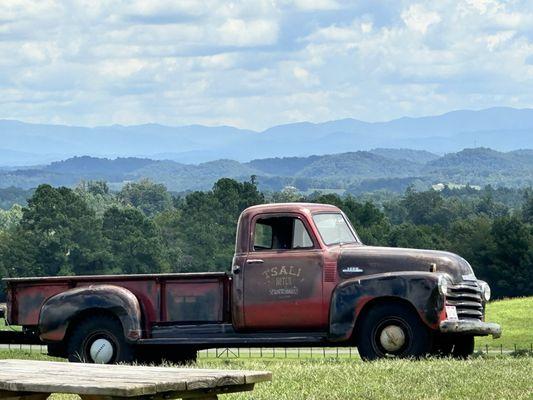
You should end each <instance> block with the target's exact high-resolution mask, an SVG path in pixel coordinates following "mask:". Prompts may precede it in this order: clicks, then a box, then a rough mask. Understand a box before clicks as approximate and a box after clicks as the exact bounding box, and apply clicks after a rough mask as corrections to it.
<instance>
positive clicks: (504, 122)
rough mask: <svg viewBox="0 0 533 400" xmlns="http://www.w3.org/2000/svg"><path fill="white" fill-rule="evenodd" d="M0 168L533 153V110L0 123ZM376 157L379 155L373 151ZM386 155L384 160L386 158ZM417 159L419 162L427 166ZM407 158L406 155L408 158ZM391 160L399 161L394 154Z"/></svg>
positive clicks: (493, 109)
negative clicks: (252, 120)
mask: <svg viewBox="0 0 533 400" xmlns="http://www.w3.org/2000/svg"><path fill="white" fill-rule="evenodd" d="M0 137H1V144H0V166H2V167H6V166H11V167H12V166H25V165H37V164H48V163H49V162H51V161H57V160H64V159H67V158H70V157H74V156H82V155H89V156H93V157H107V158H116V157H122V158H124V157H139V158H149V159H152V160H170V161H177V162H179V163H186V164H200V163H204V162H208V161H215V160H219V159H231V160H236V161H239V162H249V161H251V160H254V159H264V158H274V157H299V158H302V157H308V156H311V155H325V154H337V153H344V152H356V151H361V150H370V149H375V148H389V149H402V148H409V149H414V150H425V151H428V152H432V153H435V154H437V155H441V156H442V155H443V154H445V153H448V152H457V151H459V150H461V149H464V148H472V147H488V148H492V149H495V150H498V151H507V152H508V151H512V150H518V149H522V148H533V109H514V108H507V107H497V108H490V109H485V110H480V111H470V110H460V111H452V112H449V113H446V114H442V115H438V116H429V117H420V118H408V117H404V118H399V119H395V120H391V121H387V122H365V121H360V120H356V119H350V118H348V119H341V120H336V121H328V122H322V123H311V122H300V123H293V124H285V125H278V126H274V127H272V128H269V129H266V130H264V131H262V132H257V131H252V130H246V129H238V128H234V127H229V126H217V127H207V126H201V125H189V126H179V127H170V126H163V125H158V124H145V125H136V126H121V125H111V126H101V127H93V128H88V127H77V126H66V125H46V124H30V123H25V122H20V121H13V120H0ZM373 154H375V155H380V154H379V153H376V152H374V153H373ZM381 155H383V154H381ZM413 155H416V157H417V158H416V160H414V161H415V162H423V161H428V160H425V159H423V158H422V159H421V158H418V157H421V153H413ZM404 156H405V154H402V157H404ZM387 157H389V158H391V159H394V155H393V150H387Z"/></svg>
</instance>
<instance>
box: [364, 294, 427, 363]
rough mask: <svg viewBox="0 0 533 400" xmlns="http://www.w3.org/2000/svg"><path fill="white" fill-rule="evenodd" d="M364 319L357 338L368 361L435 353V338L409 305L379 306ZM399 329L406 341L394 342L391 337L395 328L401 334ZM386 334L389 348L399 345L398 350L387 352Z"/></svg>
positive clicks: (416, 356) (417, 356) (415, 356)
mask: <svg viewBox="0 0 533 400" xmlns="http://www.w3.org/2000/svg"><path fill="white" fill-rule="evenodd" d="M362 318H363V320H362V321H361V324H360V325H359V326H358V332H357V336H356V337H357V348H358V351H359V355H360V356H361V358H362V359H363V360H365V361H371V360H376V359H378V358H388V357H391V358H393V357H394V358H420V357H424V356H425V355H427V354H428V353H429V351H430V350H431V335H430V332H429V330H428V328H427V327H426V326H425V325H424V324H423V322H422V321H421V320H420V317H419V316H418V315H417V314H416V313H415V312H414V311H412V310H411V309H410V308H408V307H407V306H404V305H402V304H397V303H396V304H388V305H385V304H381V305H377V306H375V307H373V308H372V309H370V310H369V311H368V312H367V313H366V314H365V315H363V316H362ZM391 327H394V328H391ZM386 328H387V330H385V329H386ZM396 328H399V329H400V330H401V333H402V334H403V340H401V339H400V340H396V341H394V340H392V339H391V336H388V335H387V333H388V332H389V331H390V330H391V329H392V330H393V331H396V332H398V329H396ZM382 335H384V337H388V338H389V341H390V345H389V347H395V346H398V348H397V349H394V350H391V349H389V350H387V349H386V348H385V347H384V345H383V344H382V340H381V339H380V338H381V337H382Z"/></svg>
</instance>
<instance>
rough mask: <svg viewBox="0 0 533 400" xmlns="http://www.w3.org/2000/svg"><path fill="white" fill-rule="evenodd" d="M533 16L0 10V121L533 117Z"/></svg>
mask: <svg viewBox="0 0 533 400" xmlns="http://www.w3.org/2000/svg"><path fill="white" fill-rule="evenodd" d="M532 20H533V3H531V2H524V1H519V0H516V1H497V0H442V1H438V2H436V1H430V0H416V1H409V0H398V1H395V2H388V3H387V7H386V8H383V7H381V6H380V4H378V2H374V1H373V0H361V1H358V2H353V1H340V0H339V1H334V0H254V1H248V0H232V1H223V0H206V1H202V2H199V1H193V0H184V1H171V0H153V1H148V2H147V1H142V0H135V1H130V0H72V1H66V0H65V1H60V0H57V1H53V0H42V1H37V2H35V1H30V0H2V1H0V118H15V119H22V120H32V121H41V122H50V121H62V122H65V123H71V124H82V125H83V124H86V125H96V124H111V123H123V124H132V123H144V122H160V123H166V124H172V125H178V124H189V123H206V124H222V123H230V124H236V125H239V126H242V127H249V128H256V129H261V128H265V127H268V126H271V125H274V124H277V123H283V122H288V121H295V120H301V119H309V120H315V121H318V120H325V119H328V120H329V119H335V118H341V117H348V116H349V117H356V118H362V119H369V120H383V119H388V118H394V117H398V116H401V115H404V114H412V115H421V114H433V113H438V112H444V111H448V110H450V109H457V108H480V107H484V106H492V105H505V104H508V105H513V106H519V107H528V106H533V62H532V61H531V60H533V43H532V41H533V29H532V28H531V23H530V21H532Z"/></svg>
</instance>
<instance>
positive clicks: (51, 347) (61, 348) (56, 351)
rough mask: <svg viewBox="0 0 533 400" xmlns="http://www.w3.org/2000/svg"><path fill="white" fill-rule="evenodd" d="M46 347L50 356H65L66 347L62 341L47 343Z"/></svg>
mask: <svg viewBox="0 0 533 400" xmlns="http://www.w3.org/2000/svg"><path fill="white" fill-rule="evenodd" d="M46 347H47V350H48V351H47V353H48V355H49V356H50V357H59V358H67V349H66V346H65V344H64V343H62V342H61V343H48V345H47V346H46Z"/></svg>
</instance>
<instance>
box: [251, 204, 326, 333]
mask: <svg viewBox="0 0 533 400" xmlns="http://www.w3.org/2000/svg"><path fill="white" fill-rule="evenodd" d="M251 229H252V235H251V237H252V241H251V246H250V247H251V248H250V249H249V252H248V254H247V256H246V261H245V263H244V266H243V279H244V282H243V283H244V285H243V286H244V290H243V294H244V299H243V300H244V301H243V304H244V306H243V312H244V325H245V327H246V328H254V329H258V328H262V329H276V328H283V329H287V328H294V329H313V328H320V327H323V325H324V315H322V266H323V255H322V251H321V249H320V248H319V246H318V243H317V240H316V238H314V237H313V236H312V233H311V230H310V229H309V227H308V226H307V222H306V221H305V219H304V218H303V217H302V216H300V215H298V214H286V213H284V214H259V215H258V216H256V217H255V218H254V219H253V220H252V226H251Z"/></svg>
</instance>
